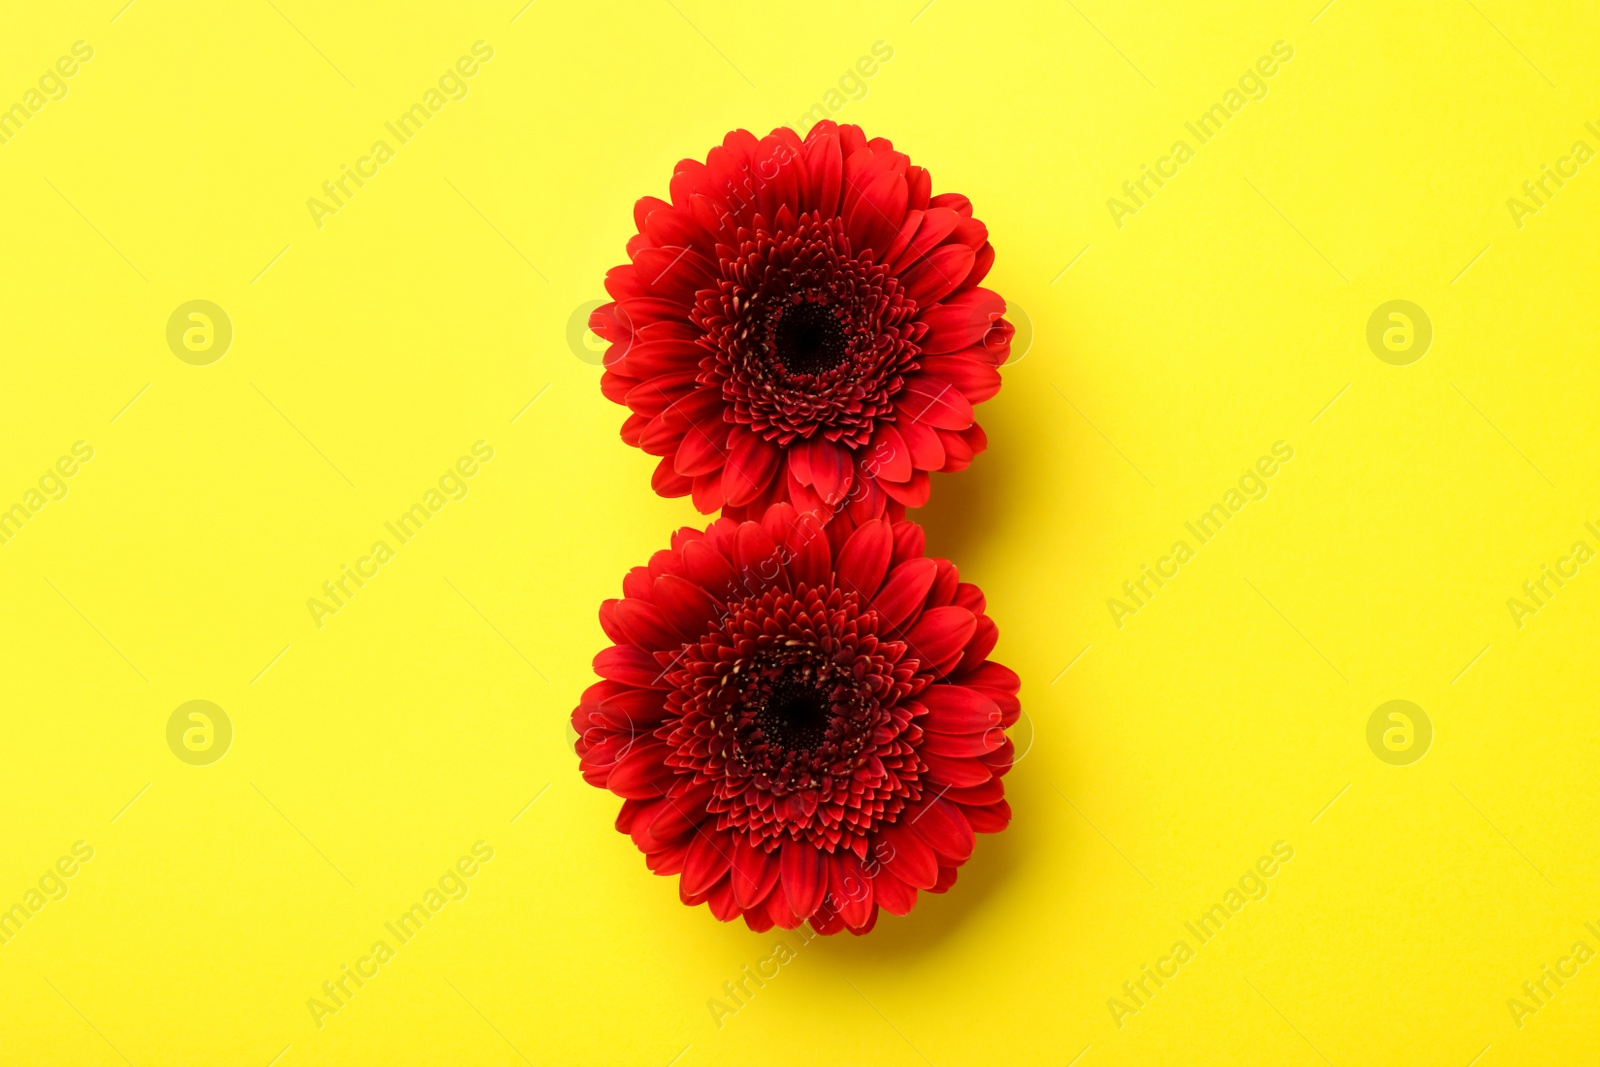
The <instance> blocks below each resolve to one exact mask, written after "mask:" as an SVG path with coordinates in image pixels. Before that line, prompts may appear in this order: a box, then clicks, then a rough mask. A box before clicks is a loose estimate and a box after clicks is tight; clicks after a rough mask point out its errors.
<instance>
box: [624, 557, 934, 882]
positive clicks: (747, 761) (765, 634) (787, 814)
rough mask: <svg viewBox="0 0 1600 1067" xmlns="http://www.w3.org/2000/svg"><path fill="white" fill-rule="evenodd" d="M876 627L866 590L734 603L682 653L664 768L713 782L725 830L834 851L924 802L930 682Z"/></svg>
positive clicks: (783, 593) (782, 592) (773, 594)
mask: <svg viewBox="0 0 1600 1067" xmlns="http://www.w3.org/2000/svg"><path fill="white" fill-rule="evenodd" d="M878 625H879V620H878V614H877V612H876V611H873V610H870V609H868V610H863V608H862V605H861V602H860V597H859V595H858V594H857V593H855V592H848V593H847V592H844V591H842V590H840V589H838V588H834V587H831V586H826V585H824V586H810V585H807V584H806V583H804V582H796V583H795V585H794V587H793V589H768V590H767V591H765V592H763V593H760V594H758V595H755V596H751V597H747V598H746V599H744V600H739V601H735V602H733V603H730V604H729V605H728V611H727V616H726V618H724V619H723V620H721V622H720V623H719V624H718V625H717V627H716V628H715V629H713V630H712V631H711V632H709V633H707V634H706V635H705V636H704V637H702V638H701V639H700V640H699V641H697V642H694V643H691V644H689V645H687V646H686V647H685V648H684V651H683V654H682V656H680V657H679V658H678V660H677V661H676V663H675V665H674V667H673V668H672V669H671V670H670V671H669V673H668V675H667V681H668V683H669V684H670V685H671V687H672V688H671V690H670V692H669V694H668V696H667V701H666V710H667V716H666V718H665V720H664V721H663V722H662V724H661V725H660V726H659V727H657V728H656V730H655V736H656V737H657V738H658V739H659V740H660V741H662V742H664V743H665V744H666V746H667V748H668V749H669V750H670V751H669V753H668V755H667V757H666V764H667V766H669V767H671V768H673V769H674V770H675V771H677V772H678V773H679V774H680V775H683V776H684V777H685V778H688V779H689V780H690V781H691V782H692V783H693V784H694V786H699V785H701V784H709V785H710V786H711V788H712V794H711V796H710V798H709V799H708V800H707V801H706V810H707V811H708V812H711V813H712V814H714V815H716V816H717V820H718V825H719V826H721V827H722V828H724V829H728V828H736V829H738V830H739V831H740V832H741V833H746V834H748V835H750V838H751V841H752V842H753V843H756V844H761V843H762V842H766V841H770V840H773V839H779V838H791V839H793V840H804V841H808V842H810V843H812V844H815V845H818V846H819V847H826V848H829V849H832V848H834V847H836V846H837V845H839V843H840V842H841V841H844V842H848V841H854V840H863V841H864V840H865V836H866V835H867V834H869V833H870V832H871V831H872V830H873V829H874V828H875V827H877V826H878V825H880V824H881V823H882V822H884V821H885V820H893V819H894V818H895V816H896V815H898V814H899V812H900V811H901V810H902V809H903V808H904V807H905V806H906V805H907V804H912V803H915V802H916V801H917V799H918V798H919V797H920V796H921V795H922V792H921V790H922V786H921V784H920V781H921V777H922V774H923V772H924V771H925V770H926V767H925V766H924V764H923V763H922V761H921V759H920V758H919V757H918V755H917V751H916V747H915V745H916V739H917V737H918V736H919V734H917V733H915V732H913V730H914V727H913V723H912V720H913V717H914V716H915V715H917V714H919V711H920V709H919V706H918V705H917V704H915V703H914V702H912V701H910V700H908V699H907V698H908V697H910V696H912V695H913V694H915V693H919V692H921V691H922V688H923V687H924V686H925V685H926V683H927V681H928V680H929V679H928V678H927V677H926V676H924V675H922V674H921V673H919V661H918V660H917V659H915V658H914V657H912V656H910V655H908V653H907V648H906V645H905V644H904V643H903V642H901V641H889V640H880V639H879V637H878V633H877V630H878ZM860 854H861V853H860V851H859V850H858V851H857V855H860Z"/></svg>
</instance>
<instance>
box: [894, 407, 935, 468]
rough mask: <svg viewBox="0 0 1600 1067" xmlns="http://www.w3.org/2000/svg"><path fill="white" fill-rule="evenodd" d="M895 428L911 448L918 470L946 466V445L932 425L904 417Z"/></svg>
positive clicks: (913, 462)
mask: <svg viewBox="0 0 1600 1067" xmlns="http://www.w3.org/2000/svg"><path fill="white" fill-rule="evenodd" d="M895 428H896V429H897V430H899V431H900V437H901V439H902V440H904V441H905V443H906V447H907V448H908V449H910V450H911V462H912V465H913V466H915V467H916V469H917V470H923V471H936V470H938V469H939V468H940V467H942V466H944V445H943V443H941V442H940V440H939V434H938V431H936V430H935V429H934V428H933V427H932V426H929V425H928V424H927V423H923V422H916V421H915V420H913V419H910V418H904V419H901V420H900V421H899V422H897V423H896V424H895ZM902 480H904V479H902Z"/></svg>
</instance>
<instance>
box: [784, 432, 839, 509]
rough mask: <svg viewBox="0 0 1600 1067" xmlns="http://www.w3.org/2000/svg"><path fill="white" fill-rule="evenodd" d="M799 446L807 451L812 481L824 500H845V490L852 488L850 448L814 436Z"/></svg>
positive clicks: (835, 501)
mask: <svg viewBox="0 0 1600 1067" xmlns="http://www.w3.org/2000/svg"><path fill="white" fill-rule="evenodd" d="M799 448H800V449H803V450H804V451H805V453H806V460H807V462H809V463H810V466H811V471H810V473H811V478H810V483H811V484H812V485H814V486H816V489H817V493H818V494H819V495H820V496H821V497H822V499H823V501H824V502H825V503H828V504H837V503H838V502H839V501H840V500H843V499H844V492H845V490H846V489H849V488H850V476H851V462H850V450H849V449H847V448H845V446H844V445H841V444H836V443H834V442H833V441H829V440H828V439H827V438H824V437H814V438H812V439H811V440H810V441H808V442H807V443H806V444H803V445H800V446H799ZM796 473H797V474H798V473H799V472H798V471H797V472H796Z"/></svg>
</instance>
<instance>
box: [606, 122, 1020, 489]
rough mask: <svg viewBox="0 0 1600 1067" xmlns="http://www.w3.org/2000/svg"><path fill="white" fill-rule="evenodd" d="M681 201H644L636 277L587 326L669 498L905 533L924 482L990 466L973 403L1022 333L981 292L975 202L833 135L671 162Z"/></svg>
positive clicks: (733, 137)
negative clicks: (867, 522) (780, 508)
mask: <svg viewBox="0 0 1600 1067" xmlns="http://www.w3.org/2000/svg"><path fill="white" fill-rule="evenodd" d="M671 196H672V203H670V204H669V203H667V202H666V201H663V200H659V199H657V198H655V197H653V196H647V197H645V198H644V199H642V200H640V201H639V202H638V203H637V204H636V205H634V209H633V216H634V222H635V223H636V225H637V226H638V230H639V232H638V233H637V234H636V235H635V236H634V237H633V238H632V239H631V240H630V241H629V242H628V258H629V259H630V260H631V261H632V262H630V263H627V264H625V265H623V266H620V267H616V268H614V269H613V270H612V271H611V272H610V273H609V274H608V275H607V276H606V290H607V292H609V293H610V295H611V297H612V301H613V302H612V303H609V304H606V305H604V306H602V307H600V308H598V309H597V310H596V311H595V312H594V314H593V316H591V318H590V327H591V328H592V329H593V330H594V331H595V332H596V333H597V334H599V335H600V336H601V337H602V338H604V339H605V340H607V341H610V342H611V343H612V345H611V348H610V350H609V352H608V353H607V355H606V370H605V373H604V375H603V377H602V379H601V388H602V389H603V391H604V392H605V395H606V396H607V397H609V398H611V399H612V400H614V401H616V402H617V403H619V404H625V405H627V407H628V408H630V409H631V410H632V412H633V414H632V415H630V416H629V417H628V419H627V421H625V422H624V423H623V424H622V438H623V440H624V441H626V442H627V443H629V444H631V445H637V446H638V447H640V448H642V449H644V450H645V451H646V452H648V453H650V454H651V455H654V456H660V457H662V459H661V462H660V464H659V465H658V466H657V467H656V472H655V477H654V478H653V480H652V481H653V484H654V486H655V489H656V491H657V492H658V493H660V494H661V495H663V496H685V495H689V494H693V497H694V503H695V506H696V507H697V508H699V509H700V510H701V511H702V512H705V513H707V514H709V513H712V512H715V511H717V510H718V509H719V508H723V509H726V510H725V511H724V514H727V515H730V516H731V517H734V518H742V517H747V516H760V515H761V514H762V512H763V511H764V510H765V508H766V507H767V505H769V504H771V503H774V502H777V501H783V500H787V501H791V502H793V503H794V504H795V505H796V506H797V507H798V508H799V509H800V510H801V511H821V510H822V509H823V507H824V505H826V506H827V507H828V508H829V509H830V510H833V511H837V510H839V509H840V508H842V507H844V506H845V505H846V504H848V505H849V507H850V513H851V515H852V516H853V517H854V518H856V519H857V520H863V519H866V518H872V517H876V516H879V515H882V514H884V513H885V511H886V510H888V511H889V512H890V513H891V514H892V515H894V516H896V517H898V516H899V515H901V514H903V513H904V508H906V507H920V506H921V505H922V504H923V503H925V502H926V501H927V499H928V472H929V471H957V470H961V469H962V468H964V467H965V466H966V465H967V464H968V463H970V462H971V461H972V457H973V456H974V455H975V454H976V453H978V452H981V451H983V449H984V447H985V444H986V441H985V439H984V434H983V430H982V429H981V428H979V426H978V425H977V424H976V423H975V422H973V418H972V405H973V404H974V403H976V402H977V401H981V400H986V399H988V398H989V397H991V396H993V395H994V394H995V393H996V392H997V391H998V390H999V388H1000V375H999V374H998V373H997V372H996V369H995V368H997V367H998V366H1000V364H1002V363H1004V362H1005V359H1006V356H1007V355H1008V354H1009V352H1010V349H1011V335H1012V332H1013V330H1012V327H1011V324H1010V323H1008V322H1006V321H1005V319H1003V318H1002V317H1001V316H1002V315H1003V314H1004V313H1005V301H1004V300H1002V299H1001V298H1000V297H999V296H998V295H997V294H995V293H993V292H990V291H989V290H988V289H982V288H979V286H978V283H979V282H981V281H982V280H983V278H984V275H986V274H988V272H989V267H990V265H991V264H992V263H993V262H994V249H993V248H992V247H991V246H990V245H989V241H988V230H987V229H986V228H985V227H984V225H983V223H981V222H979V221H978V220H977V219H975V218H973V217H972V203H971V201H969V200H968V199H967V198H966V197H965V196H962V195H961V194H959V193H941V194H940V195H938V196H934V195H933V194H932V181H931V179H930V178H929V176H928V172H927V171H926V170H924V169H923V168H921V167H914V166H911V163H910V160H909V158H908V157H907V156H906V155H905V154H904V153H902V152H896V151H895V150H894V146H893V145H891V144H890V143H889V141H887V140H885V139H884V138H881V137H879V138H875V139H873V140H871V141H868V140H867V139H866V137H865V136H864V135H863V134H862V132H861V130H860V128H858V127H856V126H837V125H835V124H834V123H833V122H831V121H824V122H819V123H817V124H816V125H815V126H813V127H812V128H811V130H810V132H809V133H808V134H807V135H806V138H805V140H804V141H801V139H800V137H799V135H798V134H796V133H795V132H794V131H793V130H791V129H788V128H780V129H777V130H774V131H773V132H772V133H771V134H770V135H768V136H767V137H764V138H762V139H760V140H757V139H756V138H755V137H754V136H753V135H752V134H750V133H749V132H748V131H746V130H736V131H734V132H733V133H730V134H728V136H727V137H725V138H724V139H723V142H722V145H721V147H719V148H713V149H712V150H711V152H710V153H709V154H708V155H707V156H706V161H705V162H704V163H701V162H699V161H698V160H692V159H686V160H683V161H682V162H680V163H679V164H678V167H677V170H676V171H675V172H674V173H673V175H672V183H671Z"/></svg>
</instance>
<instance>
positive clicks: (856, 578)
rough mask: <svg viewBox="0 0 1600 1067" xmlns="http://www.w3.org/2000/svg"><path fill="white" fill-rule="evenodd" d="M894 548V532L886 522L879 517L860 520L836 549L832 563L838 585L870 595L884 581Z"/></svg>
mask: <svg viewBox="0 0 1600 1067" xmlns="http://www.w3.org/2000/svg"><path fill="white" fill-rule="evenodd" d="M893 551H894V534H893V532H892V531H890V529H889V524H888V523H886V522H881V521H878V520H873V521H871V522H867V523H863V524H862V525H861V526H860V527H859V528H858V529H857V530H856V531H855V532H854V533H852V534H851V535H850V539H849V540H848V541H846V542H845V543H844V547H843V548H842V549H840V550H839V559H838V561H837V562H836V563H835V564H834V575H835V577H836V579H837V581H838V584H839V586H840V588H842V589H845V590H854V591H856V592H858V593H860V594H861V595H862V596H863V597H864V598H869V599H870V598H871V597H872V596H873V594H875V593H877V591H878V589H879V587H880V586H882V585H883V576H884V573H885V572H886V571H887V570H888V569H889V558H890V555H891V554H892V553H893Z"/></svg>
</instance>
